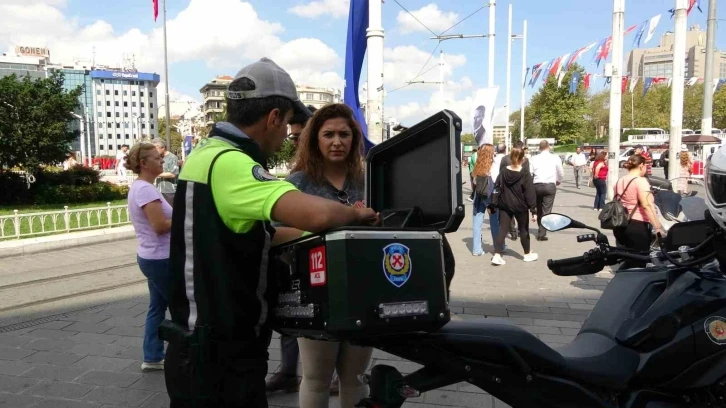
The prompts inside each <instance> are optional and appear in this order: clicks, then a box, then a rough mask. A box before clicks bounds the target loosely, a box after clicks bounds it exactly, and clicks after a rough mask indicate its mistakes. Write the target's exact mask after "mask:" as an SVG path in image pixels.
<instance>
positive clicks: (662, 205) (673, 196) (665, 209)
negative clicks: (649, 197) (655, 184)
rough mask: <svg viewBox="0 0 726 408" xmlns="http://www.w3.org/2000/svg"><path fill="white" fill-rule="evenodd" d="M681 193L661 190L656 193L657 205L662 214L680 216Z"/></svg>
mask: <svg viewBox="0 0 726 408" xmlns="http://www.w3.org/2000/svg"><path fill="white" fill-rule="evenodd" d="M681 201H682V199H681V195H680V194H678V193H674V192H672V191H660V192H658V194H656V195H655V198H654V202H655V205H656V206H658V209H660V212H661V214H664V215H665V214H668V215H670V216H672V217H673V218H676V217H678V214H679V213H680V209H681V207H680V206H679V205H682V204H681Z"/></svg>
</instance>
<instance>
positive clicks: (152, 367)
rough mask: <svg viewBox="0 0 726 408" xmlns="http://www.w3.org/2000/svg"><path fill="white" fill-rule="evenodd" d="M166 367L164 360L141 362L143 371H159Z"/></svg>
mask: <svg viewBox="0 0 726 408" xmlns="http://www.w3.org/2000/svg"><path fill="white" fill-rule="evenodd" d="M163 369H164V360H161V361H157V362H153V363H147V362H143V363H141V371H144V372H147V371H159V370H163Z"/></svg>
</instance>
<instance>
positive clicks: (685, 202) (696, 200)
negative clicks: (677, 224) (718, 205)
mask: <svg viewBox="0 0 726 408" xmlns="http://www.w3.org/2000/svg"><path fill="white" fill-rule="evenodd" d="M681 209H682V210H683V215H685V216H686V219H687V220H688V221H699V220H703V219H705V213H706V211H707V210H708V208H707V207H706V201H705V200H704V199H703V198H701V197H686V198H684V199H682V200H681Z"/></svg>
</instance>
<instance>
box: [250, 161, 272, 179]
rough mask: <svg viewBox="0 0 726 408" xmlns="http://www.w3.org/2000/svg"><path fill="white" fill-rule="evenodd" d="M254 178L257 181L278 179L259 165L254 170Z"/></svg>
mask: <svg viewBox="0 0 726 408" xmlns="http://www.w3.org/2000/svg"><path fill="white" fill-rule="evenodd" d="M252 177H254V178H255V180H257V181H273V180H277V177H275V176H273V175H272V174H270V173H269V172H268V171H267V170H265V169H264V168H263V167H262V166H260V165H259V164H258V165H256V166H255V167H253V168H252Z"/></svg>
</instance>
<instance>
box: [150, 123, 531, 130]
mask: <svg viewBox="0 0 726 408" xmlns="http://www.w3.org/2000/svg"><path fill="white" fill-rule="evenodd" d="M525 123H526V122H525ZM151 128H152V129H153V128H154V124H153V123H152V124H151Z"/></svg>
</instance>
